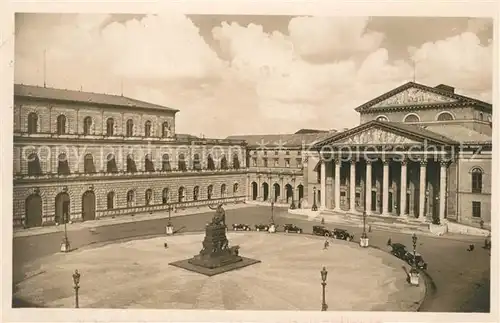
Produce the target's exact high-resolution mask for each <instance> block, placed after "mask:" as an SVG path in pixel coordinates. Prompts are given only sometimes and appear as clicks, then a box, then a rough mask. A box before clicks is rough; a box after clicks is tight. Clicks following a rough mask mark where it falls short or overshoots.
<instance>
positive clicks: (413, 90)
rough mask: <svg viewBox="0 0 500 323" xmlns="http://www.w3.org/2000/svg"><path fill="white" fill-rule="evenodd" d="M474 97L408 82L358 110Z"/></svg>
mask: <svg viewBox="0 0 500 323" xmlns="http://www.w3.org/2000/svg"><path fill="white" fill-rule="evenodd" d="M471 100H472V99H468V98H465V97H463V96H460V95H457V94H455V93H454V92H452V91H451V90H443V88H442V87H439V86H438V87H429V86H426V85H422V84H418V83H414V82H408V83H406V84H404V85H401V86H399V87H397V88H395V89H393V90H391V91H389V92H387V93H384V94H382V95H380V96H378V97H376V98H375V99H373V100H370V101H368V102H366V103H365V104H363V105H361V106H359V107H357V108H356V109H355V110H356V111H358V112H362V111H367V110H370V109H383V108H389V109H390V108H392V107H400V106H419V105H421V106H426V105H433V104H447V103H452V104H453V103H463V102H466V101H467V102H469V103H470V102H471Z"/></svg>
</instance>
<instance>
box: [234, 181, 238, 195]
mask: <svg viewBox="0 0 500 323" xmlns="http://www.w3.org/2000/svg"><path fill="white" fill-rule="evenodd" d="M238 188H239V187H238V183H234V184H233V194H234V195H236V194H237V193H238Z"/></svg>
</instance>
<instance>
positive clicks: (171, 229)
mask: <svg viewBox="0 0 500 323" xmlns="http://www.w3.org/2000/svg"><path fill="white" fill-rule="evenodd" d="M165 232H166V234H167V236H171V235H173V234H174V226H173V225H171V224H168V225H167V226H166V227H165Z"/></svg>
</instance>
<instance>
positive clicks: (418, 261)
mask: <svg viewBox="0 0 500 323" xmlns="http://www.w3.org/2000/svg"><path fill="white" fill-rule="evenodd" d="M415 261H416V267H417V268H418V269H421V270H427V263H426V262H425V261H424V258H422V255H421V254H419V253H416V254H415V257H414V256H413V253H412V252H408V253H407V254H406V262H407V263H408V265H410V266H413V265H414V264H415Z"/></svg>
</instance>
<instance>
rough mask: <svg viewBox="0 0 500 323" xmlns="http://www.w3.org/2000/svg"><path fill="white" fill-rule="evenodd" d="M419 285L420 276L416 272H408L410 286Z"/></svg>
mask: <svg viewBox="0 0 500 323" xmlns="http://www.w3.org/2000/svg"><path fill="white" fill-rule="evenodd" d="M419 284H420V274H419V273H418V271H416V270H413V269H412V270H411V271H410V285H412V286H418V285H419Z"/></svg>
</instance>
